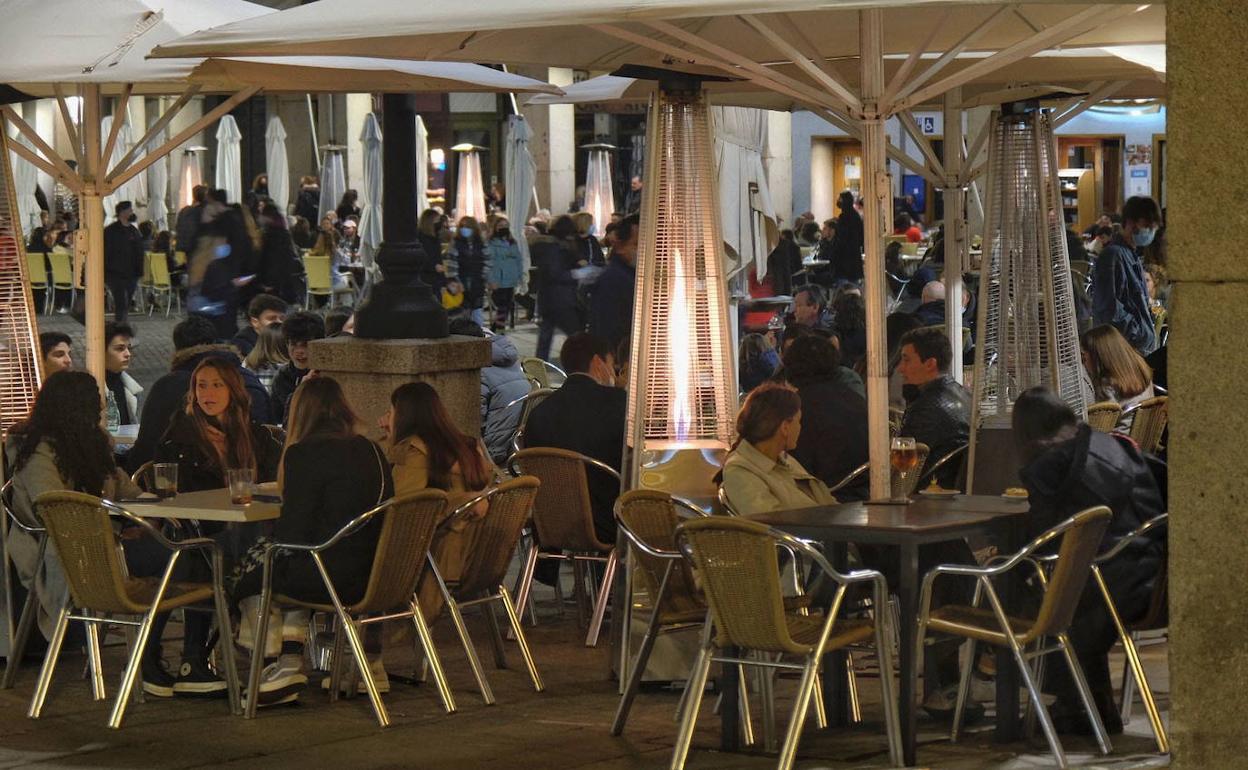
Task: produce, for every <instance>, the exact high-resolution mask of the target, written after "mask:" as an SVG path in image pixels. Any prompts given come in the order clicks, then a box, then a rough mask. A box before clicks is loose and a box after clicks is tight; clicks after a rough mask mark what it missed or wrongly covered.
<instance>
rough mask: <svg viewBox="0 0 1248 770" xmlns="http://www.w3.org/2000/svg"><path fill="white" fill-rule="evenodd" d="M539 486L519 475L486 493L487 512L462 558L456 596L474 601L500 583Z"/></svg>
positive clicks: (533, 478)
mask: <svg viewBox="0 0 1248 770" xmlns="http://www.w3.org/2000/svg"><path fill="white" fill-rule="evenodd" d="M540 486H541V482H540V481H538V480H537V478H536V477H534V476H520V477H519V478H514V479H512V480H511V481H505V482H503V483H502V484H499V485H498V486H497V487H494V488H493V489H491V490H490V491H489V493H488V495H489V496H488V500H489V503H488V505H489V509H488V510H487V511H486V513H485V517H484V518H483V519H482V520H481V521H479V522H477V533H476V535H475V538H474V541H473V547H472V549H471V550H469V551H468V553H467V554H466V555H465V559H466V560H465V562H464V566H463V570H462V571H461V572H460V577H459V585H458V586H457V587H456V588H455V589H454V591H455V594H456V596H457V597H459V598H462V599H471V598H475V597H476V596H478V595H479V594H481V593H483V592H486V591H490V592H493V591H495V590H496V589H497V588H498V586H499V585H501V584H502V582H503V579H504V578H505V577H506V576H507V568H508V567H509V566H510V565H511V557H512V555H513V554H514V553H515V550H516V543H518V542H519V541H520V532H521V530H523V529H524V525H525V524H527V523H528V521H529V515H530V513H531V512H532V510H533V500H534V498H535V497H536V496H537V493H538V488H539V487H540Z"/></svg>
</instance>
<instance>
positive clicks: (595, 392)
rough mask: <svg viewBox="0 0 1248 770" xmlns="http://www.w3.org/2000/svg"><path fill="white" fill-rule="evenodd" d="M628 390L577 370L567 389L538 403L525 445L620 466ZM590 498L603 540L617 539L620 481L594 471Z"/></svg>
mask: <svg viewBox="0 0 1248 770" xmlns="http://www.w3.org/2000/svg"><path fill="white" fill-rule="evenodd" d="M627 411H628V394H627V393H626V392H625V391H623V390H622V389H620V388H611V387H607V386H605V385H599V384H598V383H596V382H594V381H593V379H591V378H590V377H589V376H587V375H584V374H573V375H571V376H569V377H568V380H567V382H565V383H564V384H563V387H561V388H559V389H558V390H556V391H555V392H554V393H552V394H551V395H550V396H548V397H547V398H546V399H545V400H544V401H542V403H540V404H538V405H537V406H535V407H533V411H532V412H531V413H530V414H529V420H528V422H527V423H525V429H524V445H525V446H526V447H556V448H558V449H570V450H572V451H573V452H580V453H581V454H583V455H586V456H588V457H592V458H594V459H595V460H598V461H600V462H603V463H606V464H607V465H609V466H611V467H612V468H614V469H616V470H617V471H618V470H620V466H621V462H622V454H623V451H624V419H625V414H626V412H627ZM588 473H589V497H590V500H591V501H592V503H593V507H594V527H595V529H596V530H597V531H598V538H599V539H600V540H602V542H604V543H613V542H615V517H614V514H613V513H612V508H613V507H614V505H615V499H616V498H617V497H619V495H620V484H619V482H618V481H616V480H615V479H614V478H612V477H611V476H610V475H608V474H607V473H604V472H603V471H600V470H597V469H592V468H591V469H590V470H589V471H588Z"/></svg>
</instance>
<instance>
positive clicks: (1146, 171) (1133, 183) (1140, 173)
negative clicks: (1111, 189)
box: [1125, 144, 1153, 195]
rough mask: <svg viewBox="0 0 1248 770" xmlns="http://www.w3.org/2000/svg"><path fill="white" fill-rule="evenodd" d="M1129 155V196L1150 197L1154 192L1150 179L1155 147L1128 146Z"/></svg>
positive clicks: (1145, 145)
mask: <svg viewBox="0 0 1248 770" xmlns="http://www.w3.org/2000/svg"><path fill="white" fill-rule="evenodd" d="M1125 149H1126V155H1127V171H1128V174H1127V180H1126V181H1127V195H1149V194H1150V193H1151V192H1152V188H1151V184H1150V182H1149V177H1150V176H1151V175H1152V168H1153V146H1152V145H1151V144H1128V145H1127V146H1126V148H1125Z"/></svg>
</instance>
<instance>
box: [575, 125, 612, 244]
mask: <svg viewBox="0 0 1248 770" xmlns="http://www.w3.org/2000/svg"><path fill="white" fill-rule="evenodd" d="M581 149H582V150H588V151H589V157H588V158H587V159H586V166H585V210H586V211H588V212H589V213H590V214H592V215H593V217H594V226H593V229H591V230H590V232H591V233H592V234H593V235H594V236H596V237H599V238H601V237H602V235H603V233H605V232H606V228H607V223H608V222H610V221H611V215H612V214H613V213H615V192H614V191H613V189H612V182H611V153H612V152H613V151H614V150H616V149H617V148H616V147H615V146H613V145H610V144H586V145H583V146H582V147H581Z"/></svg>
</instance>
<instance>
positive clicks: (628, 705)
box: [611, 565, 671, 735]
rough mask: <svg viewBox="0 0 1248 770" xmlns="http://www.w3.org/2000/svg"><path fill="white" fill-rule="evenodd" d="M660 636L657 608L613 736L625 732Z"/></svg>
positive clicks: (617, 713)
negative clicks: (652, 650)
mask: <svg viewBox="0 0 1248 770" xmlns="http://www.w3.org/2000/svg"><path fill="white" fill-rule="evenodd" d="M670 571H671V566H670V565H669V566H668V567H667V571H665V572H664V573H663V584H662V586H660V588H659V596H662V595H663V592H664V589H665V588H666V586H667V579H668V574H669V573H670ZM658 635H659V608H658V607H655V608H654V609H653V611H651V613H650V622H649V623H647V624H646V635H645V636H643V637H642V638H641V647H640V648H639V649H638V650H637V657H635V658H633V665H632V666H631V667H630V671H629V674H628V686H626V687H625V688H624V694H623V695H622V696H620V705H619V706H617V707H616V709H615V720H614V721H613V722H612V723H611V734H612V735H620V734H621V733H623V732H624V724H625V723H626V722H628V712H629V711H630V710H631V709H632V707H633V699H634V698H636V697H637V690H638V689H639V688H640V687H641V678H642V676H644V675H645V671H646V664H647V663H648V662H649V661H650V650H651V649H653V648H654V640H655V638H656V637H658Z"/></svg>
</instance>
